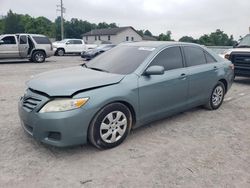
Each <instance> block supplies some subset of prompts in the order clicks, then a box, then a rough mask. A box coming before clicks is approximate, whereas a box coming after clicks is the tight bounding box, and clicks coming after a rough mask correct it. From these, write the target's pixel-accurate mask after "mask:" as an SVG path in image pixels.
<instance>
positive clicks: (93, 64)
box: [86, 45, 154, 74]
mask: <svg viewBox="0 0 250 188" xmlns="http://www.w3.org/2000/svg"><path fill="white" fill-rule="evenodd" d="M153 50H154V48H147V47H146V48H144V47H138V46H126V45H121V46H117V47H115V48H112V49H111V50H109V51H107V52H105V53H103V54H102V55H100V56H97V57H96V58H95V59H93V60H91V61H89V62H88V63H87V64H86V66H87V67H88V68H91V69H95V70H100V71H101V70H102V71H105V72H110V73H114V74H130V73H132V72H134V71H135V70H136V69H137V67H138V66H139V65H140V64H141V63H142V62H143V61H144V60H145V59H146V58H147V57H148V55H149V54H150V53H151V52H152V51H153Z"/></svg>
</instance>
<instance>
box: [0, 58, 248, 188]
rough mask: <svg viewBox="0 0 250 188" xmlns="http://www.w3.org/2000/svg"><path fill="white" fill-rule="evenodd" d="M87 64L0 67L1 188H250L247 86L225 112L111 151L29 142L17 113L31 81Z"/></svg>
mask: <svg viewBox="0 0 250 188" xmlns="http://www.w3.org/2000/svg"><path fill="white" fill-rule="evenodd" d="M81 63H82V60H81V58H80V57H78V56H66V57H52V58H49V59H48V60H47V62H46V63H43V64H35V63H30V62H25V61H21V62H18V63H16V62H7V63H3V62H2V63H0V104H1V110H0V187H25V188H27V187H108V188H110V187H121V188H123V187H124V188H127V187H190V188H194V187H209V188H211V187H225V188H233V187H240V188H244V187H246V188H249V187H250V79H247V78H237V79H236V82H235V83H234V85H233V86H232V88H231V90H230V91H229V93H228V94H227V96H226V98H225V102H224V104H223V106H222V107H221V108H220V109H219V110H217V111H207V110H205V109H203V108H196V109H193V110H190V111H187V112H185V113H181V114H178V115H176V116H173V117H170V118H167V119H164V120H161V121H158V122H154V123H152V124H150V125H147V126H144V127H142V128H139V129H136V130H134V131H132V133H131V134H130V136H129V137H128V138H127V140H126V141H125V142H124V143H123V144H122V145H120V146H119V147H117V148H114V149H111V150H105V151H100V150H97V149H95V148H94V147H92V146H90V145H85V146H77V147H73V148H55V147H51V146H47V145H44V144H41V143H39V142H36V141H35V140H34V139H33V138H31V137H30V136H28V135H27V134H25V133H24V131H23V130H22V128H21V126H20V122H19V118H18V113H17V102H18V99H19V97H20V96H21V95H23V92H24V90H25V81H27V80H28V79H30V78H31V77H32V76H33V75H35V74H38V73H41V72H44V71H47V70H52V69H58V68H63V67H69V66H77V65H79V64H81Z"/></svg>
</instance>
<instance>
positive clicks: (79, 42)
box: [74, 40, 82, 44]
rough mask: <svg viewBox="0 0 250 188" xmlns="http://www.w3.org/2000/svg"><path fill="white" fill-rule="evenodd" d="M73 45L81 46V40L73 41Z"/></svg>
mask: <svg viewBox="0 0 250 188" xmlns="http://www.w3.org/2000/svg"><path fill="white" fill-rule="evenodd" d="M74 44H82V41H81V40H74Z"/></svg>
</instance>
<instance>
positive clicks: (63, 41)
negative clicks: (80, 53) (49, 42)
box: [58, 39, 67, 43]
mask: <svg viewBox="0 0 250 188" xmlns="http://www.w3.org/2000/svg"><path fill="white" fill-rule="evenodd" d="M65 42H67V40H66V39H64V40H61V41H58V43H65Z"/></svg>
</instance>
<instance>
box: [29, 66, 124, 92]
mask: <svg viewBox="0 0 250 188" xmlns="http://www.w3.org/2000/svg"><path fill="white" fill-rule="evenodd" d="M124 76H125V75H119V74H111V73H106V72H101V71H96V70H92V69H87V68H84V67H82V66H78V67H72V68H65V69H60V70H55V71H49V72H45V73H42V74H39V75H37V76H35V77H34V78H33V79H31V80H30V81H28V82H27V86H28V87H29V88H31V89H33V90H36V91H39V92H43V93H46V94H47V95H49V96H71V95H73V94H74V93H75V92H77V91H80V90H86V89H92V88H96V87H101V86H106V85H111V84H116V83H119V82H120V81H121V80H122V79H123V78H124Z"/></svg>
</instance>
